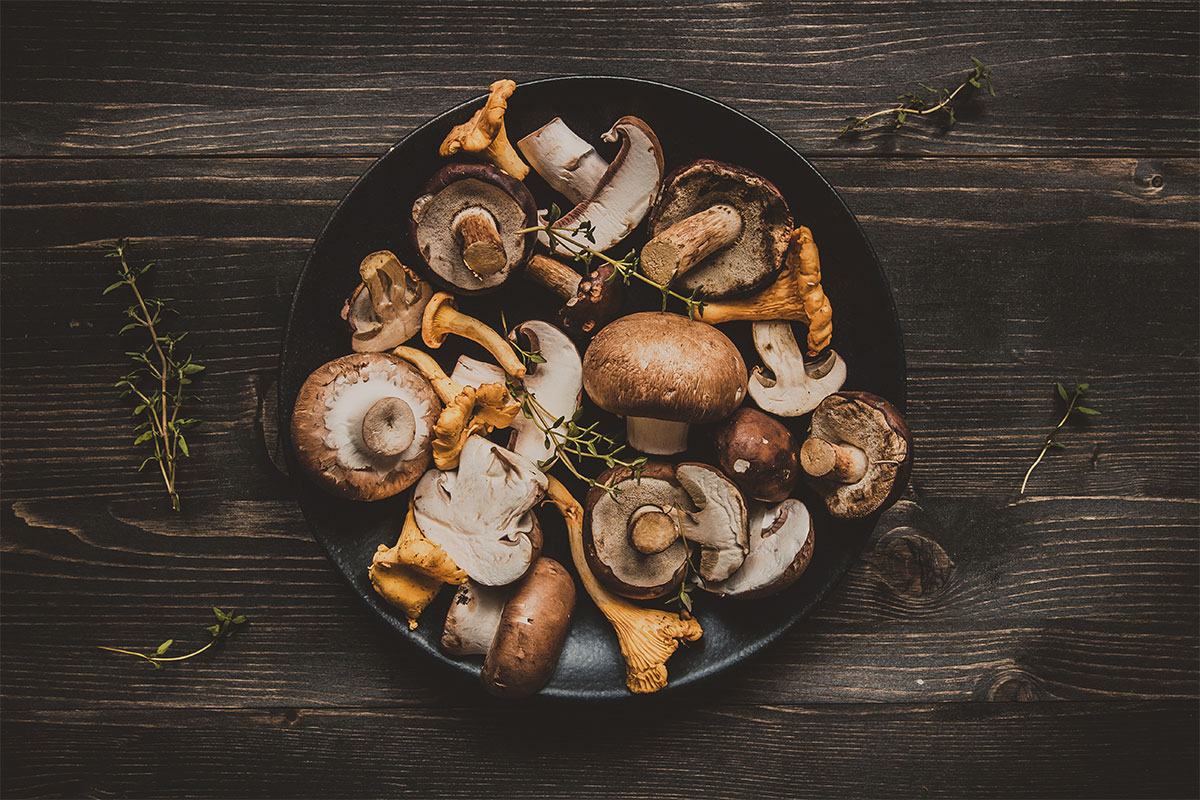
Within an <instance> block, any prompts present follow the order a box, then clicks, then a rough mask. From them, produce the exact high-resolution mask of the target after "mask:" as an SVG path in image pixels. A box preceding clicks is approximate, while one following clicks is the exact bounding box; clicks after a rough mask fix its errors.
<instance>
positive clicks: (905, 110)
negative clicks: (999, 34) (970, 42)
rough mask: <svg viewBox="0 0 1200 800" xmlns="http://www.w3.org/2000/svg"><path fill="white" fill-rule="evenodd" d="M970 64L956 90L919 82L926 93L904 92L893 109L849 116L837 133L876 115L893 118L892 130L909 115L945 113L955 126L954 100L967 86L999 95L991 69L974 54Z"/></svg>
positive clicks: (847, 133) (854, 130)
mask: <svg viewBox="0 0 1200 800" xmlns="http://www.w3.org/2000/svg"><path fill="white" fill-rule="evenodd" d="M971 63H972V64H973V65H974V66H973V68H972V70H971V74H970V75H968V76H967V79H966V80H965V81H963V82H962V83H961V84H959V85H958V87H957V88H955V89H954V90H953V91H951V90H949V89H934V88H933V87H930V86H926V85H925V84H923V83H919V84H917V85H918V86H920V87H921V90H922V92H923V94H918V93H917V92H915V91H914V92H905V93H903V94H901V95H900V96H899V97H898V99H899V100H900V104H899V105H897V106H894V107H892V108H885V109H883V110H882V111H876V112H875V113H874V114H868V115H867V116H865V117H846V126H845V127H844V128H842V130H841V132H840V133H838V136H839V137H845V136H850V135H852V134H855V133H857V132H859V131H861V130H863V129H864V128H866V127H867V126H868V123H869V122H870V121H871V120H873V119H875V118H877V117H886V116H891V117H894V120H893V125H892V130H895V129H896V128H899V127H900V126H901V125H903V124H904V123H905V122H906V121H907V120H908V118H909V117H931V116H933V115H935V114H940V115H941V116H942V119H943V122H944V124H945V127H947V128H952V127H954V124H955V123H956V122H958V120H957V119H956V118H955V116H954V103H955V101H956V100H957V99H959V96H960V93H961V92H963V90H965V89H967V87H971V88H972V89H980V88H985V89H987V92H988V94H989V95H991V96H992V97H995V96H996V89H995V87H993V86H992V70H991V67H988V66H987V65H986V64H984V63H983V62H982V61H980V60H979V59H978V58H976V57H975V56H971Z"/></svg>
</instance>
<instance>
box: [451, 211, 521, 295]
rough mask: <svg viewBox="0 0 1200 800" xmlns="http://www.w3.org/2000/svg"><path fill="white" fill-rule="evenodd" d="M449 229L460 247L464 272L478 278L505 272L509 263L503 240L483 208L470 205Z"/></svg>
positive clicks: (460, 213) (493, 219)
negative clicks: (503, 270) (466, 270)
mask: <svg viewBox="0 0 1200 800" xmlns="http://www.w3.org/2000/svg"><path fill="white" fill-rule="evenodd" d="M451 227H452V228H453V229H454V236H455V237H456V238H457V239H458V241H459V242H460V244H461V247H462V260H463V264H465V265H466V267H467V269H469V270H471V272H473V273H475V274H476V275H478V276H479V277H480V278H487V277H490V276H492V275H495V274H496V273H497V272H499V271H500V270H502V269H504V265H505V264H507V263H508V256H507V255H506V254H505V252H504V241H503V240H502V239H501V238H500V231H499V230H497V229H496V220H495V218H494V217H493V216H492V215H491V212H489V211H488V210H487V209H486V208H480V207H478V206H471V207H470V208H465V209H463V210H462V211H460V212H458V214H457V215H456V216H455V217H454V221H453V222H452V223H451Z"/></svg>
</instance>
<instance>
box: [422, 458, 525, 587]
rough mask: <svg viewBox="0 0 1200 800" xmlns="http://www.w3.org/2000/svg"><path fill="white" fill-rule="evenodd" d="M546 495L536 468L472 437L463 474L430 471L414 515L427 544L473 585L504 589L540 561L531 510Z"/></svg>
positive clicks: (460, 470)
mask: <svg viewBox="0 0 1200 800" xmlns="http://www.w3.org/2000/svg"><path fill="white" fill-rule="evenodd" d="M545 491H546V476H545V475H544V474H543V473H542V471H541V470H540V469H538V468H537V465H536V464H534V463H533V462H532V461H530V460H529V459H527V458H525V457H524V456H519V455H517V454H516V453H514V452H512V451H510V450H506V449H504V448H503V447H500V446H499V445H497V444H493V443H492V442H489V441H488V440H487V439H484V438H483V437H481V436H472V437H470V438H469V439H467V442H466V444H464V445H463V449H462V455H461V457H460V458H459V462H458V469H457V470H452V471H447V472H442V471H440V470H430V471H429V472H426V473H425V475H424V476H423V477H422V478H421V480H420V481H419V482H418V483H417V486H416V489H415V490H414V493H413V513H414V515H415V517H416V521H417V526H418V527H419V528H420V529H421V532H422V533H424V534H425V536H426V538H428V539H429V540H430V541H431V542H433V543H434V544H436V545H438V546H439V547H441V548H442V549H443V550H445V551H446V555H448V556H450V558H451V559H452V560H453V561H454V563H455V564H457V565H458V566H459V567H461V568H462V569H463V571H464V572H466V573H467V575H468V576H470V577H471V579H472V580H474V581H476V582H478V583H482V584H483V585H485V586H503V585H504V584H508V583H512V582H513V581H515V580H517V579H518V578H520V577H522V576H523V575H524V574H525V573H526V572H527V571H528V570H529V567H530V565H531V564H532V563H533V560H534V558H536V557H537V555H538V550H539V549H540V532H538V531H535V525H536V520H535V519H534V516H533V514H532V513H531V511H530V509H532V508H533V506H534V505H535V504H536V503H537V501H538V500H540V499H541V497H542V495H543V494H544V493H545Z"/></svg>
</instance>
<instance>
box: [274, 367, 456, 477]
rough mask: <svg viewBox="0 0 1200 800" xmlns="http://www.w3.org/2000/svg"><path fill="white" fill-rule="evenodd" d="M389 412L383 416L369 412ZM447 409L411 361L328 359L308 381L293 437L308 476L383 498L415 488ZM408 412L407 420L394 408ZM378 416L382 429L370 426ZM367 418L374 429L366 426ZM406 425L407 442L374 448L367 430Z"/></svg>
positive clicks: (302, 389) (294, 419) (296, 411)
mask: <svg viewBox="0 0 1200 800" xmlns="http://www.w3.org/2000/svg"><path fill="white" fill-rule="evenodd" d="M373 409H375V410H376V411H378V410H382V409H386V411H387V413H386V414H385V415H383V416H382V417H379V418H378V419H375V417H376V416H377V415H373V414H372V415H369V412H372V410H373ZM441 409H442V406H441V403H440V402H439V400H438V398H437V395H436V394H435V393H434V390H433V387H432V386H431V385H430V384H429V381H427V380H425V378H424V377H423V376H422V375H421V373H420V372H418V371H417V370H416V369H415V368H414V367H413V366H412V365H410V364H408V363H406V362H404V361H402V360H400V359H398V358H395V357H394V356H391V355H387V354H384V353H356V354H354V355H348V356H342V357H341V358H336V359H334V360H333V361H330V362H328V363H326V364H324V365H322V366H321V367H319V368H318V369H317V370H316V371H314V372H313V373H312V374H311V375H309V376H308V378H307V379H306V380H305V382H304V385H303V386H301V387H300V392H299V394H298V395H297V396H296V403H295V406H294V408H293V411H292V425H291V437H292V447H293V448H294V451H295V455H296V461H297V462H298V463H299V465H300V467H301V468H302V469H303V471H304V473H305V474H306V475H307V476H308V477H309V478H311V479H312V480H313V481H315V482H316V483H317V484H318V485H320V486H321V487H322V488H324V489H326V490H327V491H329V492H331V493H333V494H335V495H338V496H340V497H345V498H348V499H351V500H379V499H382V498H385V497H391V496H392V495H395V494H398V493H400V492H402V491H404V490H405V489H407V488H408V487H409V486H411V485H412V484H413V483H414V482H415V481H416V480H417V478H419V477H420V476H421V474H422V473H424V471H425V469H426V468H427V467H428V466H429V461H430V455H431V446H430V443H431V435H432V430H433V426H434V423H435V422H436V421H437V417H438V414H439V413H440V412H441ZM397 411H406V413H407V416H406V418H405V419H399V418H398V416H397V414H396V412H397ZM372 421H374V422H376V423H378V424H379V425H382V426H384V427H383V428H382V429H380V428H378V427H372V426H371V422H372ZM364 422H367V423H368V428H369V429H370V430H367V431H364ZM391 424H394V425H395V429H396V430H400V429H401V428H404V430H405V433H406V434H407V435H406V436H405V438H406V439H407V438H408V436H411V440H410V443H409V444H407V446H405V447H404V449H403V450H401V451H400V452H398V453H396V454H394V455H393V454H386V453H381V452H378V450H375V449H372V448H371V447H370V446H369V445H368V442H369V441H372V440H369V439H368V438H367V436H368V434H369V433H381V434H386V433H388V430H387V427H386V426H388V425H391Z"/></svg>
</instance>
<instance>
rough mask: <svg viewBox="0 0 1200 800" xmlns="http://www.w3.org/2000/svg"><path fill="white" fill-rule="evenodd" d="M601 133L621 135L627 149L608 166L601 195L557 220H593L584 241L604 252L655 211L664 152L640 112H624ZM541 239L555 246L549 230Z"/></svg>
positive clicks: (560, 223) (571, 223) (567, 223)
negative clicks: (652, 208)
mask: <svg viewBox="0 0 1200 800" xmlns="http://www.w3.org/2000/svg"><path fill="white" fill-rule="evenodd" d="M600 138H601V139H603V140H604V141H606V142H615V141H617V139H618V138H620V140H621V149H620V150H618V151H617V157H616V158H614V159H613V161H612V163H611V164H609V165H608V171H607V172H605V173H604V177H603V178H601V179H600V183H599V184H598V185H597V187H596V192H595V194H593V195H592V196H591V197H590V198H588V199H587V200H584V201H583V202H582V203H579V204H578V205H577V206H575V207H574V208H573V209H571V210H570V211H569V212H567V214H566V215H565V216H563V217H562V219H559V220H556V221H555V223H554V225H555V227H559V228H575V227H578V226H579V225H582V224H583V223H585V222H587V223H590V224H591V230H592V238H591V239H583V238H580V239H579V241H580V242H581V243H585V244H587V246H588V247H590V248H592V249H594V250H598V251H601V252H603V251H604V250H607V249H608V248H610V247H612V246H613V245H615V244H616V243H617V242H619V241H621V240H622V239H624V238H625V237H626V236H628V235H629V234H630V233H632V232H633V229H634V228H636V227H637V226H638V225H639V224H640V223H641V221H642V220H643V219H644V218H645V216H646V214H647V213H648V212H649V211H650V205H651V203H652V202H653V201H654V196H655V194H657V192H658V186H659V184H660V183H661V182H662V177H663V157H662V145H660V144H659V143H658V137H657V136H655V135H654V131H652V130H651V129H650V126H649V125H647V124H646V123H645V122H643V121H642V120H640V119H638V118H637V117H621V118H620V119H619V120H617V121H616V123H615V124H614V125H613V126H612V129H610V130H609V131H608V132H607V133H605V134H604V135H602V136H601V137H600ZM592 239H594V241H592ZM538 240H539V241H540V242H541V243H542V244H543V245H545V246H547V247H548V246H549V245H550V239H549V237H548V236H547V235H546V233H545V231H542V232H541V233H539V234H538ZM556 241H557V243H558V245H559V246H560V247H562V248H563V249H564V250H566V251H567V252H568V253H572V254H573V253H576V252H578V248H576V247H573V246H572V245H571V243H570V242H569V241H568V242H563V240H562V239H561V238H560V239H557V240H556Z"/></svg>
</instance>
